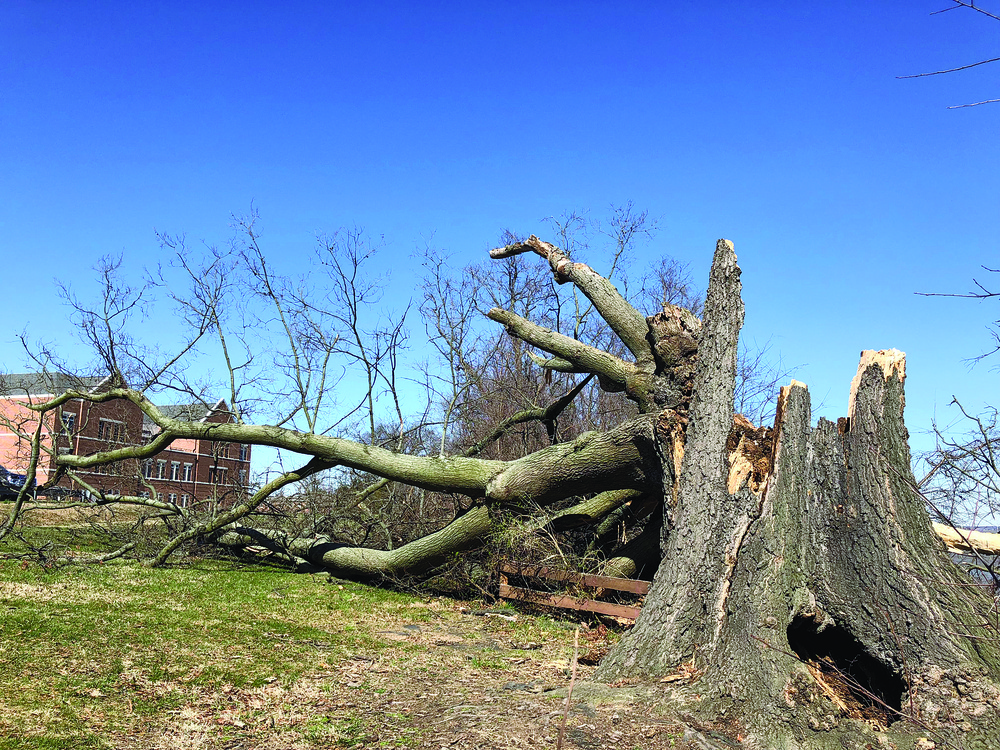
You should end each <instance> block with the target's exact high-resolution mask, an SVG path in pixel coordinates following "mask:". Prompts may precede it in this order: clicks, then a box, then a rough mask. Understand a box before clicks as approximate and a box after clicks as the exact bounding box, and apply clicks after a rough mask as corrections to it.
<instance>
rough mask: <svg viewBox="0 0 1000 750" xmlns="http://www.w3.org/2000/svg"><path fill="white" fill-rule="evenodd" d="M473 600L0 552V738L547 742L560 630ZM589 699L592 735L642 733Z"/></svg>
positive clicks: (200, 743)
mask: <svg viewBox="0 0 1000 750" xmlns="http://www.w3.org/2000/svg"><path fill="white" fill-rule="evenodd" d="M56 520H59V519H56ZM29 533H30V535H31V536H30V539H31V544H32V545H37V544H39V543H42V542H45V541H51V542H52V543H53V547H54V548H55V549H56V550H57V552H58V554H63V553H64V552H65V551H66V550H67V549H71V550H83V551H86V552H92V551H93V552H99V551H103V550H105V549H107V546H106V545H107V542H108V540H106V539H101V538H97V539H96V540H95V539H94V538H90V539H88V538H87V535H86V530H83V531H81V526H70V525H69V524H66V525H65V526H62V527H60V526H59V525H58V524H55V523H53V524H51V525H50V526H48V527H40V528H39V527H36V528H34V529H30V530H25V538H28V534H29ZM17 545H18V540H17V539H14V540H13V541H11V540H7V543H5V544H4V545H0V552H2V553H7V554H10V553H12V552H13V553H17V552H22V551H24V548H23V547H22V548H21V549H18V547H17ZM102 545H104V546H103V547H102ZM483 606H484V605H483V604H482V603H481V602H480V603H468V602H460V601H454V600H446V599H430V600H428V599H426V598H421V597H417V596H411V595H407V594H402V593H398V592H394V591H390V590H386V589H380V588H377V587H373V586H365V585H361V584H356V583H348V582H343V581H334V582H330V581H328V579H327V577H326V576H325V575H316V576H310V575H295V574H291V573H289V572H287V571H285V570H281V569H277V568H268V567H261V566H248V565H243V564H240V563H238V562H235V561H223V560H201V559H197V558H193V559H189V558H179V561H178V562H177V563H176V564H174V565H172V566H170V567H166V568H161V569H149V568H146V567H144V566H142V565H141V564H140V563H138V562H135V561H127V560H115V561H113V562H109V563H105V564H101V565H69V566H59V567H51V566H46V565H45V564H44V561H42V560H41V559H40V558H39V557H37V556H32V557H31V558H30V559H25V560H21V559H14V558H10V559H0V750H22V749H23V750H27V749H28V748H31V749H32V750H34V749H35V748H67V750H68V749H70V748H72V749H73V750H76V749H77V748H82V749H84V750H112V749H114V750H139V749H140V748H141V750H223V748H225V749H227V750H228V749H229V748H236V747H241V748H247V749H248V750H249V748H268V749H269V750H270V749H272V748H273V749H275V750H310V749H312V748H411V747H412V748H419V747H440V746H442V745H444V746H447V747H449V748H454V749H455V750H468V749H469V748H473V747H477V748H478V747H485V746H490V747H493V746H496V747H518V748H521V747H536V746H545V747H549V746H552V741H554V740H553V735H552V732H553V731H554V730H553V727H554V725H553V724H552V722H551V717H552V716H553V715H555V714H557V713H559V709H560V705H561V704H560V699H559V698H558V697H557V696H556V695H555V694H550V693H549V691H552V690H554V689H555V688H558V687H559V686H561V685H563V684H564V682H565V679H566V676H565V675H566V669H567V667H568V665H569V657H570V655H571V654H572V640H573V628H572V627H571V626H568V624H567V623H565V622H561V621H558V620H554V619H550V618H549V617H545V616H540V617H533V616H527V615H525V614H524V613H523V612H518V611H517V610H515V609H513V608H510V607H503V608H497V607H495V606H494V605H488V606H489V608H490V612H492V613H496V612H501V613H503V614H505V617H495V616H477V613H478V614H479V615H481V614H482V608H483ZM595 635H597V633H595ZM606 636H607V637H606ZM614 637H615V636H614V634H601V639H602V640H612V639H613V638H614ZM511 685H513V686H514V687H510V686H511ZM517 685H523V686H527V687H523V688H521V687H517ZM595 710H596V711H597V712H598V714H599V718H598V719H594V718H592V717H591V716H590V715H589V714H588V715H587V716H586V717H585V718H578V719H572V720H571V721H577V722H579V723H581V726H583V727H584V729H585V730H586V731H588V732H591V733H594V732H596V733H597V734H595V735H594V736H595V739H594V743H596V744H600V743H599V742H598V739H597V736H598V735H599V734H600V733H602V732H604V733H605V738H606V739H608V741H611V740H612V739H613V740H614V742H613V744H616V745H619V744H620V745H622V746H626V747H627V746H630V744H628V743H629V741H630V740H632V739H633V737H634V738H636V739H638V738H639V737H642V738H643V741H644V742H645V741H646V737H647V735H646V734H644V733H645V732H646V731H647V728H646V725H645V724H637V725H636V728H635V731H634V732H632V730H631V729H630V728H629V727H628V726H626V725H624V724H623V723H619V722H617V721H612V719H611V714H612V713H613V711H614V710H616V709H612V708H608V709H605V707H603V706H601V705H597V706H596V707H595ZM605 714H606V715H605ZM581 716H582V715H581ZM595 722H596V724H597V725H598V726H599V728H598V729H596V730H595V729H593V725H595ZM587 727H591V728H590V729H587ZM581 731H584V730H581ZM498 738H499V739H498ZM498 743H499V744H498ZM537 743H540V744H537ZM646 746H649V747H651V748H652V747H658V746H657V745H653V744H649V743H648V742H647V744H646Z"/></svg>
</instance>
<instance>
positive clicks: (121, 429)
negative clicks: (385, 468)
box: [97, 419, 125, 443]
mask: <svg viewBox="0 0 1000 750" xmlns="http://www.w3.org/2000/svg"><path fill="white" fill-rule="evenodd" d="M124 436H125V425H124V424H122V423H121V422H113V421H111V420H110V419H102V420H100V421H99V422H98V423H97V439H98V440H107V441H108V442H110V443H120V442H121V441H122V438H123V437H124Z"/></svg>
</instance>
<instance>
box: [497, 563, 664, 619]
mask: <svg viewBox="0 0 1000 750" xmlns="http://www.w3.org/2000/svg"><path fill="white" fill-rule="evenodd" d="M500 573H501V575H500V598H501V599H507V600H509V601H515V602H527V603H530V604H541V605H544V606H546V607H558V608H559V609H575V610H581V611H584V612H595V613H597V614H600V615H610V616H612V617H621V618H623V619H627V620H634V619H635V618H637V617H638V616H639V607H634V606H630V605H627V604H614V603H613V602H602V601H599V600H597V599H591V598H581V597H578V596H570V595H568V594H551V593H549V592H545V591H535V590H534V589H530V588H524V587H521V586H511V585H510V584H509V583H508V576H517V577H520V578H540V579H543V580H546V581H556V582H559V583H564V584H569V585H575V586H580V587H583V588H586V589H599V590H607V589H610V590H612V591H625V592H628V593H630V594H638V595H640V596H642V595H645V594H646V593H648V592H649V583H650V582H649V581H638V580H635V579H632V578H612V577H611V576H597V575H590V574H587V573H575V572H572V571H569V570H559V569H558V568H549V567H546V566H541V565H525V566H516V565H503V566H501V568H500Z"/></svg>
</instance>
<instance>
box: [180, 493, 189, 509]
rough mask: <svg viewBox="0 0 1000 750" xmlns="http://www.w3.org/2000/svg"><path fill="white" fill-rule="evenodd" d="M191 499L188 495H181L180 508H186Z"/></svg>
mask: <svg viewBox="0 0 1000 750" xmlns="http://www.w3.org/2000/svg"><path fill="white" fill-rule="evenodd" d="M190 499H191V496H190V495H181V507H182V508H186V507H188V501H189V500H190Z"/></svg>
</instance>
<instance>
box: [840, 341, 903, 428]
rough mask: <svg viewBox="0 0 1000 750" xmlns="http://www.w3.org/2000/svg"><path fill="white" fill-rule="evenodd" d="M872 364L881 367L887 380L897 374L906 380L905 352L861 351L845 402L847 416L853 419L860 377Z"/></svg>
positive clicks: (894, 350)
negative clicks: (848, 396)
mask: <svg viewBox="0 0 1000 750" xmlns="http://www.w3.org/2000/svg"><path fill="white" fill-rule="evenodd" d="M872 365H878V366H879V367H881V368H882V374H883V375H884V376H885V379H886V380H888V379H889V378H890V377H892V376H893V375H898V376H899V379H900V380H902V381H905V380H906V354H905V353H903V352H901V351H899V349H879V350H878V351H875V350H874V349H865V350H864V351H863V352H861V361H860V362H859V363H858V372H857V374H856V375H855V376H854V380H852V381H851V396H850V399H849V400H848V402H847V417H848V419H851V420H853V419H854V400H855V398H857V395H858V387H859V386H860V385H861V378H862V376H863V375H864V374H865V372H866V371H867V370H868V368H869V367H871V366H872Z"/></svg>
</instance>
